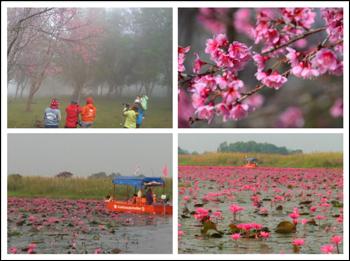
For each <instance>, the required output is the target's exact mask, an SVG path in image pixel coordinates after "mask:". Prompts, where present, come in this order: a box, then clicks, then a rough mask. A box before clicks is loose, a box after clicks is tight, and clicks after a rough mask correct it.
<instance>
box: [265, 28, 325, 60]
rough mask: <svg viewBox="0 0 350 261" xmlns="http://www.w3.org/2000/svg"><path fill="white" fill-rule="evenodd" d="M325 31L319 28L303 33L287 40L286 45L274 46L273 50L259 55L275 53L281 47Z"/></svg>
mask: <svg viewBox="0 0 350 261" xmlns="http://www.w3.org/2000/svg"><path fill="white" fill-rule="evenodd" d="M326 29H327V28H326V27H320V28H317V29H314V30H310V31H307V32H306V33H303V34H301V35H299V36H297V37H295V38H293V39H291V40H289V41H288V42H286V43H284V44H281V45H278V46H276V47H273V48H271V49H270V50H267V51H265V52H262V53H261V54H262V55H266V54H270V53H272V52H274V51H277V50H278V49H281V48H283V47H287V46H288V45H290V44H292V43H294V42H296V41H299V40H301V39H304V38H305V37H308V36H310V35H312V34H315V33H319V32H322V31H324V30H326Z"/></svg>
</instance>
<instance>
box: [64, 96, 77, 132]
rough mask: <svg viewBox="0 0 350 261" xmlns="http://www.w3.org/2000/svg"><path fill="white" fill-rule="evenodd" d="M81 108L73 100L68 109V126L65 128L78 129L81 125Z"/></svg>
mask: <svg viewBox="0 0 350 261" xmlns="http://www.w3.org/2000/svg"><path fill="white" fill-rule="evenodd" d="M79 112H80V107H79V104H78V102H77V101H75V100H72V101H71V103H70V104H69V105H68V106H67V108H66V114H67V116H66V124H65V125H64V127H65V128H76V127H77V126H78V124H79Z"/></svg>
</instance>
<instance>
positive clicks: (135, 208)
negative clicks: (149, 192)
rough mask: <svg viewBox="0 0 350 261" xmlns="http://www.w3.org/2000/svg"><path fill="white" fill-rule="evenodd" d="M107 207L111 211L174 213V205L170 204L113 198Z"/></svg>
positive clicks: (150, 213)
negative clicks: (125, 200)
mask: <svg viewBox="0 0 350 261" xmlns="http://www.w3.org/2000/svg"><path fill="white" fill-rule="evenodd" d="M106 207H107V209H108V210H110V211H115V212H120V213H133V214H149V215H172V214H173V207H172V206H170V205H162V204H159V205H158V204H154V205H146V204H141V203H139V204H132V203H128V202H124V201H116V200H111V201H109V202H107V203H106Z"/></svg>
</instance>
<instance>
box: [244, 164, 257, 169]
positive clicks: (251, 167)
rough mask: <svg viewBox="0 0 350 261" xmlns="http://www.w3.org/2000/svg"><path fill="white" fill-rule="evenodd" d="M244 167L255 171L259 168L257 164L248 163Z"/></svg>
mask: <svg viewBox="0 0 350 261" xmlns="http://www.w3.org/2000/svg"><path fill="white" fill-rule="evenodd" d="M243 167H244V168H247V169H255V168H256V167H257V165H256V163H247V164H245V165H244V166H243Z"/></svg>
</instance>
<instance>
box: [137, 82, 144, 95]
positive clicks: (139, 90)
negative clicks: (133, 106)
mask: <svg viewBox="0 0 350 261" xmlns="http://www.w3.org/2000/svg"><path fill="white" fill-rule="evenodd" d="M143 87H144V85H143V83H140V87H139V89H138V92H137V95H140V94H141V92H142V89H143Z"/></svg>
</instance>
